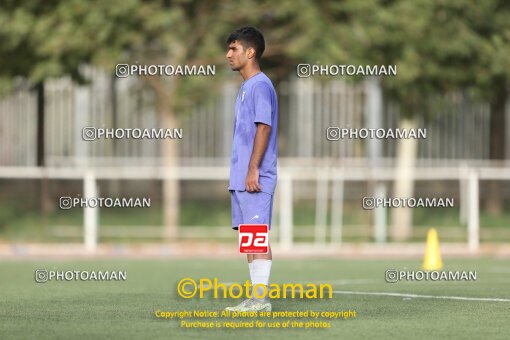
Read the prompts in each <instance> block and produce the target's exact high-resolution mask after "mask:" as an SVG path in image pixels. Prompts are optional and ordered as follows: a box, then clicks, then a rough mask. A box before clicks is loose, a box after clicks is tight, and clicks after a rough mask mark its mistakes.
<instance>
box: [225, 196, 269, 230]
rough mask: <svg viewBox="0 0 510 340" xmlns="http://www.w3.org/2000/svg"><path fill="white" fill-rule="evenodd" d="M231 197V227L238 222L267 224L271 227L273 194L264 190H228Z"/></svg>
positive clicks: (234, 227) (237, 225)
mask: <svg viewBox="0 0 510 340" xmlns="http://www.w3.org/2000/svg"><path fill="white" fill-rule="evenodd" d="M230 196H231V199H232V229H234V230H238V227H239V225H240V224H267V225H268V226H269V229H271V215H272V214H273V195H271V194H268V193H266V192H262V191H259V192H249V191H236V190H230Z"/></svg>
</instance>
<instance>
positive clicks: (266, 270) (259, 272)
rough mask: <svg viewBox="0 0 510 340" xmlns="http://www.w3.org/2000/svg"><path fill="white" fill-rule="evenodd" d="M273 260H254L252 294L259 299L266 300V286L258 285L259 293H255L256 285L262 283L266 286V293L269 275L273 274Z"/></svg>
mask: <svg viewBox="0 0 510 340" xmlns="http://www.w3.org/2000/svg"><path fill="white" fill-rule="evenodd" d="M272 263H273V261H271V260H253V262H252V280H251V281H252V282H251V283H252V285H253V292H252V296H253V298H255V299H258V300H264V298H265V296H264V287H257V294H256V295H255V292H254V290H255V285H257V284H262V285H265V286H266V294H267V292H268V290H269V289H268V285H269V276H270V275H271V264H272Z"/></svg>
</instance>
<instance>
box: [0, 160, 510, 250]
mask: <svg viewBox="0 0 510 340" xmlns="http://www.w3.org/2000/svg"><path fill="white" fill-rule="evenodd" d="M174 170H175V169H174ZM228 173H229V172H228V168H226V167H180V168H178V169H177V170H176V171H169V169H165V168H162V167H123V168H118V167H103V168H81V169H75V168H68V167H58V168H56V167H54V168H38V167H1V168H0V178H3V179H41V178H49V179H75V180H76V179H78V180H83V193H84V197H94V195H96V194H97V183H96V182H97V180H105V179H116V180H118V179H124V180H144V179H158V180H162V179H168V178H172V179H176V180H179V181H186V180H219V181H226V180H227V179H228ZM395 174H396V172H395V169H393V168H379V169H375V168H370V167H358V168H343V167H320V168H319V167H317V168H312V169H310V168H307V169H303V168H294V167H285V168H280V170H279V184H278V189H277V191H276V197H275V205H276V213H275V215H276V216H278V218H277V219H275V220H274V224H275V225H276V226H277V228H276V230H277V231H278V237H277V238H276V239H277V242H278V244H279V246H280V247H281V248H282V249H287V250H289V249H292V248H293V246H294V244H295V237H294V230H295V224H294V221H293V216H294V211H293V210H294V194H293V191H294V188H295V185H297V184H298V183H300V182H301V181H314V182H316V183H317V185H316V188H317V194H316V196H315V197H316V217H315V226H314V228H315V232H314V244H315V245H316V246H319V247H321V246H327V245H330V246H341V244H342V239H343V236H342V234H343V231H342V228H343V211H344V210H343V208H344V186H345V183H348V182H352V181H389V182H392V181H395V180H396V179H397V178H395ZM413 177H414V179H415V180H417V181H418V180H419V181H439V180H453V181H458V183H459V188H460V193H459V197H460V202H459V206H460V216H459V225H461V224H463V223H462V221H465V222H467V235H468V241H467V246H468V247H469V250H470V251H473V252H476V251H478V249H479V244H480V231H479V230H480V221H479V218H480V215H479V204H480V195H479V183H480V180H488V179H491V180H501V181H508V180H510V171H507V170H506V169H501V168H493V167H467V166H464V167H448V168H445V167H440V168H438V167H435V168H417V169H416V171H415V173H414V176H413ZM328 188H331V190H329V189H328ZM375 194H378V193H375ZM360 205H361V197H360ZM456 206H457V204H456ZM382 211H384V208H375V209H373V210H372V211H371V213H372V214H373V233H374V239H375V240H377V242H380V243H385V242H386V241H387V240H386V237H385V236H383V237H381V235H387V228H388V227H387V223H386V219H385V216H386V214H385V213H383V214H381V212H382ZM99 213H100V212H99V208H84V228H83V231H84V234H83V235H84V245H85V246H86V248H87V249H88V250H90V251H94V249H95V248H96V246H97V235H98V223H97V221H98V218H97V216H98V214H99ZM329 213H331V222H330V224H329V225H328V224H327V222H326V221H327V216H328V214H329ZM381 218H382V219H383V220H381ZM223 228H225V226H223ZM381 228H382V229H381ZM160 230H161V236H163V227H161V229H160ZM327 236H329V240H330V241H329V242H326V240H327Z"/></svg>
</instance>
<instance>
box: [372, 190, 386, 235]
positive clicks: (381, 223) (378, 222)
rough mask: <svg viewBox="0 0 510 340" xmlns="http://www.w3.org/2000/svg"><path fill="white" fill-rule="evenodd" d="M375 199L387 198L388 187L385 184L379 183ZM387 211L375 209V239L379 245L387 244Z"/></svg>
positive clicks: (382, 208) (383, 208) (379, 208)
mask: <svg viewBox="0 0 510 340" xmlns="http://www.w3.org/2000/svg"><path fill="white" fill-rule="evenodd" d="M375 197H376V198H377V197H380V198H383V199H384V198H386V186H385V185H384V183H380V182H379V183H377V184H376V187H375ZM386 215H387V210H386V208H385V207H377V208H375V209H374V220H375V227H374V239H375V242H377V243H381V244H382V243H386V235H387V229H388V224H387V223H386V221H387V218H386Z"/></svg>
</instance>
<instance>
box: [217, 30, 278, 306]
mask: <svg viewBox="0 0 510 340" xmlns="http://www.w3.org/2000/svg"><path fill="white" fill-rule="evenodd" d="M227 44H228V52H227V55H226V57H227V59H228V63H229V65H230V67H231V69H232V70H233V71H239V73H240V74H241V76H242V77H243V79H244V81H243V83H242V85H241V89H240V90H239V93H238V95H237V99H236V104H235V112H234V140H233V145H232V156H231V160H230V184H229V190H230V193H231V199H232V228H233V229H234V230H237V229H238V226H239V224H244V223H249V224H267V225H269V228H271V214H272V210H273V209H272V207H273V194H274V190H275V187H276V159H277V156H278V148H277V122H278V103H277V99H276V92H275V90H274V87H273V84H272V83H271V80H269V78H268V77H267V76H266V75H265V74H264V73H262V72H261V71H260V66H259V61H260V57H261V56H262V53H263V52H264V49H265V42H264V37H263V36H262V33H261V32H260V31H258V30H257V29H256V28H253V27H242V28H239V29H237V30H236V31H234V32H232V33H231V34H230V35H229V37H228V39H227ZM247 256H248V267H249V270H250V279H251V283H252V285H253V286H255V285H259V286H258V287H257V289H258V291H257V294H256V296H257V297H255V295H254V294H253V292H252V294H251V295H252V298H251V299H247V300H245V301H243V302H242V303H241V304H240V305H238V306H236V307H228V308H227V310H231V311H271V303H270V302H269V298H268V297H267V295H266V296H264V291H265V292H267V291H268V290H269V289H268V285H269V275H270V273H271V263H272V254H271V247H269V251H268V253H267V254H247ZM260 285H265V286H266V290H264V289H263V288H264V287H262V286H260ZM258 297H262V298H258Z"/></svg>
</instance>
